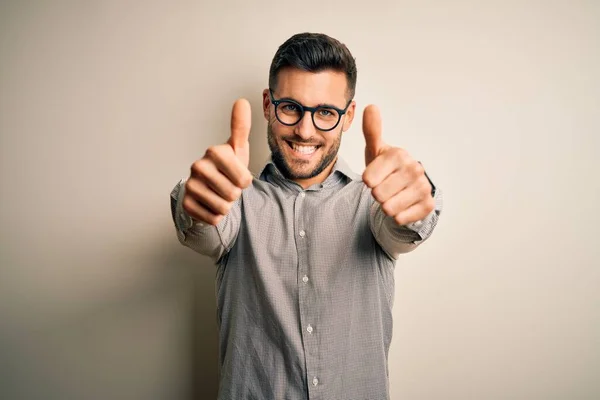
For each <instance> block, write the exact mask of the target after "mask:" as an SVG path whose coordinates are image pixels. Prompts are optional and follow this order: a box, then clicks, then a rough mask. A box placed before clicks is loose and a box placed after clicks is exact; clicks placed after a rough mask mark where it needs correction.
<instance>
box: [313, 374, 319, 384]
mask: <svg viewBox="0 0 600 400" xmlns="http://www.w3.org/2000/svg"><path fill="white" fill-rule="evenodd" d="M318 384H319V380H318V379H317V377H316V376H315V377H314V378H313V385H314V386H317V385H318Z"/></svg>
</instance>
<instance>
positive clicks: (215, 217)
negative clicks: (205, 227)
mask: <svg viewBox="0 0 600 400" xmlns="http://www.w3.org/2000/svg"><path fill="white" fill-rule="evenodd" d="M222 218H223V216H222V215H214V214H212V215H210V216H209V217H208V218H207V220H208V221H206V222H208V223H209V224H210V225H213V226H217V225H218V224H219V222H221V219H222Z"/></svg>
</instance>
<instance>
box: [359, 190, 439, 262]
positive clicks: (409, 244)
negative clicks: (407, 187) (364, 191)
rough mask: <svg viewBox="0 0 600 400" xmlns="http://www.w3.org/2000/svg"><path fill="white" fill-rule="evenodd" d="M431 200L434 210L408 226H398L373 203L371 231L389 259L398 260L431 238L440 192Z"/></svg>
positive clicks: (378, 205)
mask: <svg viewBox="0 0 600 400" xmlns="http://www.w3.org/2000/svg"><path fill="white" fill-rule="evenodd" d="M433 198H434V200H435V209H434V210H433V211H432V212H431V213H430V214H429V215H427V217H425V218H424V219H423V220H421V221H420V222H415V223H412V224H409V225H398V224H397V223H396V221H395V220H394V218H392V217H389V216H387V215H385V213H384V212H383V210H382V208H381V204H379V203H378V202H377V201H373V205H372V206H371V214H370V223H371V230H372V232H373V235H374V236H375V239H376V240H377V242H378V243H379V245H380V246H381V247H382V248H383V249H384V250H385V252H386V253H387V254H388V255H389V256H390V257H392V258H393V259H398V257H399V256H400V254H403V253H408V252H410V251H412V250H414V249H416V248H417V247H418V246H419V245H421V244H422V243H423V242H425V241H426V240H427V239H428V238H429V237H430V236H431V234H432V233H433V230H434V229H435V227H436V225H437V223H438V220H439V217H440V214H441V211H442V205H443V201H442V192H441V191H440V190H439V189H437V190H436V193H435V195H434V197H433Z"/></svg>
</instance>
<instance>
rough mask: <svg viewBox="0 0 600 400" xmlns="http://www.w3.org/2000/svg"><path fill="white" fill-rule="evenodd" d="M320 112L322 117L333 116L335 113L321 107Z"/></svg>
mask: <svg viewBox="0 0 600 400" xmlns="http://www.w3.org/2000/svg"><path fill="white" fill-rule="evenodd" d="M318 113H319V116H320V117H333V116H334V115H335V114H334V112H333V111H331V110H328V109H326V108H319V111H318Z"/></svg>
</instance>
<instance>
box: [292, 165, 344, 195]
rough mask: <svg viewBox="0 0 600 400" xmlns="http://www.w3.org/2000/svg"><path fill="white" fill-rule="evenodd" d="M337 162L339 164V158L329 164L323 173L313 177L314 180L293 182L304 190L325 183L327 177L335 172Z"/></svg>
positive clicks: (296, 180) (295, 180)
mask: <svg viewBox="0 0 600 400" xmlns="http://www.w3.org/2000/svg"><path fill="white" fill-rule="evenodd" d="M336 162H337V157H336V158H335V159H333V161H331V162H330V163H329V165H328V166H327V168H325V169H324V170H323V171H321V173H320V174H319V175H317V176H313V177H312V178H308V179H292V180H293V181H294V182H295V183H297V184H298V185H300V186H302V189H306V188H308V187H310V186H312V185H315V184H319V183H323V181H325V179H327V177H328V176H329V175H330V174H331V171H332V170H333V166H334V165H335V163H336Z"/></svg>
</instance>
